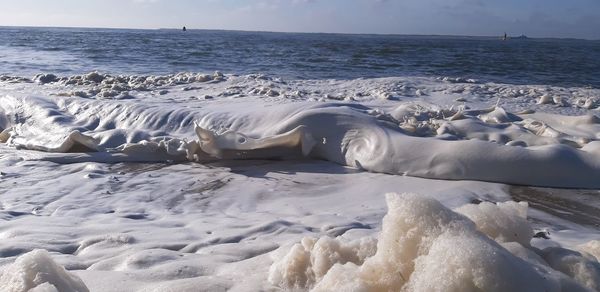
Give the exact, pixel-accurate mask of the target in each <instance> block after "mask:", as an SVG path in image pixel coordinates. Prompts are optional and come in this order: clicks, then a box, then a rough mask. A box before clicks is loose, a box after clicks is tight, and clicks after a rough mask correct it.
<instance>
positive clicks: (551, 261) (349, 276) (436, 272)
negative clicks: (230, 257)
mask: <svg viewBox="0 0 600 292" xmlns="http://www.w3.org/2000/svg"><path fill="white" fill-rule="evenodd" d="M387 203H388V213H387V215H386V216H385V217H384V219H383V224H382V230H381V233H380V235H379V238H378V242H377V246H376V247H375V246H374V243H373V239H367V238H364V239H362V240H360V241H354V242H345V241H344V240H343V239H331V238H327V237H325V238H321V239H319V240H315V239H311V238H305V239H303V240H302V242H301V243H300V244H295V245H294V246H292V247H291V249H290V250H289V252H288V253H287V254H283V256H281V257H280V258H278V259H276V260H275V262H274V263H273V265H272V266H271V269H270V274H269V281H270V282H271V283H273V284H274V285H277V286H279V287H282V288H284V289H310V290H312V291H588V289H591V290H597V289H598V285H599V284H600V278H599V277H600V264H599V263H598V261H596V260H595V259H592V258H589V257H585V256H582V255H581V254H580V253H578V252H575V251H572V250H567V249H563V248H554V247H552V248H547V249H544V250H538V249H536V248H532V247H530V245H529V240H530V239H531V236H532V235H533V234H532V232H531V227H529V225H528V223H527V222H526V221H524V220H522V219H524V218H523V217H521V216H522V215H523V213H524V212H526V208H527V207H526V205H519V204H517V203H501V204H497V205H495V204H491V203H489V204H483V205H469V206H464V207H462V208H460V209H458V210H457V211H458V212H453V211H451V210H450V209H447V208H446V207H444V206H442V205H441V204H440V203H439V202H437V201H436V200H434V199H431V198H427V197H425V196H421V195H415V194H402V195H397V194H388V195H387ZM460 213H464V214H466V215H467V216H469V218H470V219H472V220H470V219H468V218H467V217H465V216H463V215H461V214H460ZM525 214H526V213H525ZM515 218H516V219H515ZM519 218H520V219H519ZM495 220H500V222H511V221H514V220H517V221H518V220H522V221H521V222H520V223H521V224H524V225H525V226H519V225H516V224H509V225H508V226H502V229H504V230H499V229H498V228H497V227H490V226H489V225H490V223H492V222H495ZM502 233H504V234H505V235H507V236H499V234H502ZM511 233H514V234H520V235H521V236H510V234H511ZM493 238H495V239H496V240H499V241H500V242H501V243H499V242H496V241H494V240H493ZM525 239H528V240H525ZM518 241H521V242H523V243H524V244H525V245H522V244H521V243H519V242H518ZM324 259H325V260H324ZM563 273H564V274H563Z"/></svg>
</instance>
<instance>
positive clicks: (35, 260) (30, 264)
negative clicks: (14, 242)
mask: <svg viewBox="0 0 600 292" xmlns="http://www.w3.org/2000/svg"><path fill="white" fill-rule="evenodd" d="M0 290H2V291H6V292H28V291H31V292H32V291H36V292H50V291H60V292H87V291H89V290H88V288H87V287H86V286H85V284H84V283H83V282H82V281H81V279H79V277H77V276H75V275H73V274H71V273H69V272H67V271H65V269H64V268H63V267H62V266H60V265H58V264H57V263H55V262H54V261H53V260H52V258H51V257H50V255H49V254H48V252H47V251H45V250H34V251H31V252H29V253H26V254H24V255H22V256H20V257H19V258H17V260H16V261H15V262H14V263H13V264H12V265H11V266H9V267H7V268H5V269H4V271H3V272H2V274H1V275H0Z"/></svg>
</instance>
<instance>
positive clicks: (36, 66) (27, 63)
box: [0, 27, 600, 88]
mask: <svg viewBox="0 0 600 292" xmlns="http://www.w3.org/2000/svg"><path fill="white" fill-rule="evenodd" d="M94 70H98V71H101V72H105V73H112V74H164V73H175V72H181V71H194V72H211V71H215V70H219V71H222V72H224V73H232V74H247V73H263V74H268V75H275V76H281V77H284V78H294V79H296V78H299V79H324V78H334V79H353V78H361V77H364V78H371V77H388V76H451V77H466V78H474V79H478V80H480V81H493V82H502V83H511V84H548V85H560V86H591V87H594V88H600V41H588V40H573V39H511V40H507V41H502V40H500V38H491V37H487V38H486V37H446V36H404V35H344V34H302V33H269V32H239V31H210V30H188V31H187V32H183V31H179V30H127V29H82V28H18V27H0V74H10V75H18V76H31V75H33V74H36V73H40V72H46V73H55V74H59V75H69V74H76V73H77V74H79V73H84V72H90V71H94Z"/></svg>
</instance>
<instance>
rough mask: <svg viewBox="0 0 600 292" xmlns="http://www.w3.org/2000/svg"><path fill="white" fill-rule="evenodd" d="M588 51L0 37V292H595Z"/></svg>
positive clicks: (408, 43)
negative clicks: (37, 291) (285, 291)
mask: <svg viewBox="0 0 600 292" xmlns="http://www.w3.org/2000/svg"><path fill="white" fill-rule="evenodd" d="M599 46H600V43H599V42H597V41H596V42H594V41H582V40H556V39H512V40H508V41H501V40H499V39H498V38H491V37H490V38H474V37H430V36H381V35H336V34H284V33H255V32H231V31H196V30H191V31H188V32H185V33H184V32H182V31H179V30H106V29H55V28H0V238H1V239H2V240H0V291H17V292H26V291H30V289H32V288H35V289H36V290H44V291H46V290H52V291H88V290H89V291H106V292H121V291H140V292H141V291H144V292H147V291H155V292H159V291H160V292H162V291H182V292H184V291H229V290H235V291H278V290H282V289H283V290H294V291H309V290H311V289H314V290H312V291H338V290H344V291H357V290H358V291H364V290H365V289H366V290H369V291H379V290H388V291H400V290H402V291H426V290H436V291H471V290H481V291H490V292H493V291H538V290H540V291H541V290H544V291H569V292H570V291H600V264H599V263H598V260H599V259H600V228H599V226H600V200H599V199H600V197H599V196H600V191H599V190H600V180H598V178H599V177H600V115H599V114H598V113H600V82H599V78H600V74H598V72H599V70H598V67H599V62H600V56H599V52H600V50H599ZM216 70H218V71H220V72H222V73H224V74H219V73H217V72H214V71H216ZM91 71H99V73H97V72H91ZM186 71H187V72H186ZM40 72H44V73H52V74H54V75H57V76H58V77H60V78H57V76H54V75H51V74H47V75H44V74H39V73H40ZM38 74H39V75H38ZM34 75H37V76H36V77H35V78H31V77H33V76H34ZM22 77H26V78H22ZM375 77H385V78H375ZM439 77H444V78H439ZM445 77H448V78H445ZM459 77H460V78H459ZM471 79H475V80H471ZM590 87H591V88H590ZM566 188H569V189H568V190H567V189H566ZM515 201H517V202H518V203H517V202H515ZM523 201H524V202H523ZM527 202H529V205H528V204H527ZM384 216H385V217H384ZM534 234H535V236H534ZM63 268H64V269H63ZM65 269H66V271H65ZM456 270H460V271H461V273H460V275H459V274H456V273H455V271H456ZM42 282H44V283H42ZM115 283H118V285H115ZM474 283H477V284H478V285H479V286H477V287H474V286H473V285H474ZM34 285H38V286H37V287H33V286H34Z"/></svg>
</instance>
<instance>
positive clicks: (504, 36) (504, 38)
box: [501, 33, 528, 41]
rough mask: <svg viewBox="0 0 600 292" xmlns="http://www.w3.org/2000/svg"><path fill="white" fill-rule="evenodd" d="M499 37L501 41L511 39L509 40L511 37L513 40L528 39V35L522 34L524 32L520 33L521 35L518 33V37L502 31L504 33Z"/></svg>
mask: <svg viewBox="0 0 600 292" xmlns="http://www.w3.org/2000/svg"><path fill="white" fill-rule="evenodd" d="M501 39H502V40H503V41H506V40H509V39H511V40H512V39H514V40H524V39H528V37H527V36H526V35H524V34H522V35H520V36H518V37H511V36H508V35H507V34H506V33H504V35H503V36H502V37H501Z"/></svg>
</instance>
